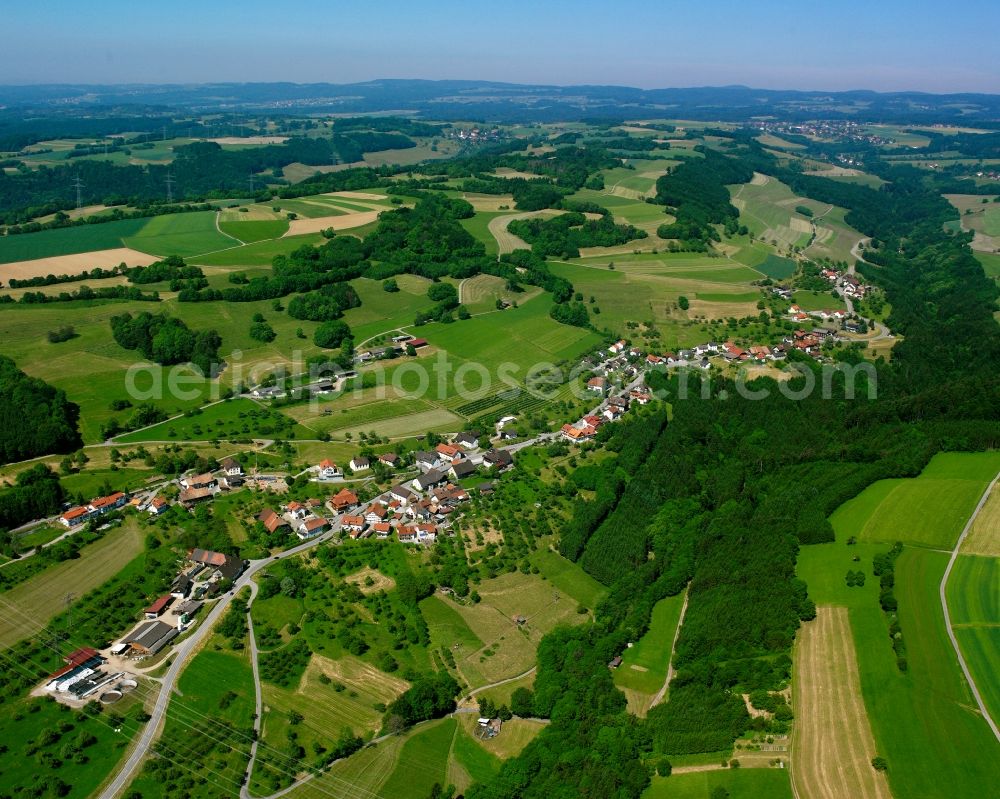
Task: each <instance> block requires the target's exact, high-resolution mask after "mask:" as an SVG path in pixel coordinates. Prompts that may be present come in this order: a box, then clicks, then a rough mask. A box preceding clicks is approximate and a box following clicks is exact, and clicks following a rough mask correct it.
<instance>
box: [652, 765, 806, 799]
mask: <svg viewBox="0 0 1000 799" xmlns="http://www.w3.org/2000/svg"><path fill="white" fill-rule="evenodd" d="M719 786H721V787H723V788H725V789H726V790H727V791H728V793H727V794H726V796H727V797H728V799H792V785H791V781H790V780H789V778H788V771H786V770H785V769H777V768H775V769H761V768H741V769H735V770H733V769H725V770H722V769H720V770H718V771H697V772H689V773H687V774H673V775H671V776H669V777H666V778H664V777H653V781H652V783H651V784H650V786H649V787H648V788H647V789H646V790H645V791H644V792H643V794H642V799H710V797H711V795H712V791H713V790H715V789H716V788H717V787H719ZM802 799H807V797H802Z"/></svg>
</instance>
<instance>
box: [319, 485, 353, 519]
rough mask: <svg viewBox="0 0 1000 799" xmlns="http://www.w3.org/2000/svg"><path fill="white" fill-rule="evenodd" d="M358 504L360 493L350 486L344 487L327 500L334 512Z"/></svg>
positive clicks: (328, 506)
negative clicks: (352, 489)
mask: <svg viewBox="0 0 1000 799" xmlns="http://www.w3.org/2000/svg"><path fill="white" fill-rule="evenodd" d="M357 504H358V495H357V494H355V493H354V492H353V491H351V490H350V489H349V488H342V489H341V490H340V491H338V492H337V493H336V494H334V495H333V496H332V497H330V499H328V500H327V502H326V506H327V508H329V509H330V510H331V511H333V512H334V513H342V512H343V511H345V510H347V509H348V508H353V507H354V506H355V505H357Z"/></svg>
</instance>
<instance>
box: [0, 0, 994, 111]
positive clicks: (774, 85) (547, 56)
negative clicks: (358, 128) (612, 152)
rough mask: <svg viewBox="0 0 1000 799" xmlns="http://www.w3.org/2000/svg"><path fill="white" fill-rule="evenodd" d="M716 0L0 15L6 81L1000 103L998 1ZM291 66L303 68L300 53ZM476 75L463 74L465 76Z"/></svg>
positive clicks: (245, 1) (70, 8) (303, 2)
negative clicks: (698, 90)
mask: <svg viewBox="0 0 1000 799" xmlns="http://www.w3.org/2000/svg"><path fill="white" fill-rule="evenodd" d="M748 5H749V4H746V3H740V2H736V1H735V0H716V2H713V3H711V4H706V6H703V7H699V8H683V9H678V8H669V7H666V6H656V7H649V5H648V4H645V3H640V2H637V1H636V0H624V1H623V2H619V3H617V4H615V5H614V6H613V7H609V6H607V5H605V4H598V3H596V2H592V0H580V2H574V3H569V2H565V0H555V2H551V3H547V4H545V5H544V6H543V7H538V6H535V5H532V4H529V3H526V2H524V1H523V0H511V1H510V2H508V3H506V4H504V6H503V8H502V9H501V11H502V13H492V14H491V12H492V11H494V9H490V8H485V7H481V6H474V5H471V4H467V3H458V2H456V0H443V1H442V2H438V3H435V4H434V7H433V10H432V11H427V12H423V11H421V9H419V8H415V7H414V5H413V4H412V3H402V2H398V0H386V2H383V3H380V4H378V6H365V7H356V6H352V7H350V8H337V7H335V6H334V5H333V4H331V3H328V2H326V3H325V2H320V0H300V2H297V3H294V4H290V5H287V6H278V5H276V4H274V3H268V2H264V0H242V2H240V3H239V4H236V3H215V4H212V5H206V4H204V3H194V2H191V0H178V2H176V3H174V4H173V5H172V6H171V8H170V9H169V10H166V9H163V8H161V7H137V6H134V5H133V4H129V3H125V2H123V0H107V2H103V3H101V4H100V8H99V9H81V7H80V6H79V4H77V3H69V2H67V0H56V1H55V2H50V3H47V4H45V5H44V6H35V7H28V6H19V7H14V8H9V9H6V10H5V19H4V24H5V28H6V30H7V33H8V35H7V41H6V42H5V48H4V50H3V52H0V75H2V76H3V84H4V85H37V84H47V83H57V84H77V85H87V84H91V85H100V84H105V85H107V84H129V83H134V84H204V83H230V82H239V83H262V82H292V83H340V84H343V83H361V82H372V81H376V80H386V79H389V78H387V77H386V76H393V77H399V78H409V79H415V80H416V79H424V80H459V79H461V80H464V79H468V80H481V81H496V82H505V83H521V84H549V85H560V86H572V85H581V84H589V85H616V86H632V87H636V88H642V89H651V88H684V87H706V86H731V85H743V86H750V87H753V88H757V89H789V90H801V91H849V90H860V89H868V90H873V91H879V92H894V91H918V92H927V93H935V94H940V93H957V92H978V93H990V94H996V93H1000V70H998V68H997V66H996V63H995V61H994V62H991V63H987V62H986V61H985V59H984V58H983V56H982V54H983V53H984V51H985V50H986V49H987V41H986V37H987V36H988V34H987V33H986V32H988V31H989V30H996V29H997V28H998V27H1000V4H997V3H991V2H986V1H985V0H969V2H968V3H966V5H965V6H964V7H963V12H964V13H962V14H961V15H958V16H956V17H953V18H951V19H949V20H948V23H947V25H942V24H941V22H940V19H939V17H938V13H937V12H938V11H939V6H938V5H937V4H935V5H933V6H932V5H931V4H930V3H929V2H926V1H925V0H911V1H910V2H906V3H903V2H900V0H886V2H883V3H880V4H873V3H870V2H861V0H842V2H840V3H839V4H837V5H836V6H825V7H821V8H814V9H809V10H808V11H806V10H804V9H802V8H801V4H800V3H799V4H796V3H791V2H787V0H760V2H757V3H754V4H753V7H747V6H748ZM290 54H292V55H290ZM456 74H458V75H473V76H474V77H472V78H455V75H456Z"/></svg>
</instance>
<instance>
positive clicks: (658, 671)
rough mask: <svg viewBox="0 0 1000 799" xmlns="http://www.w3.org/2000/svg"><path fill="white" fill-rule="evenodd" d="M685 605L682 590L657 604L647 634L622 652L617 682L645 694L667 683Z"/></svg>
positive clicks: (621, 685)
mask: <svg viewBox="0 0 1000 799" xmlns="http://www.w3.org/2000/svg"><path fill="white" fill-rule="evenodd" d="M683 605H684V594H678V595H677V596H671V597H667V598H666V599H661V600H660V601H659V602H657V603H656V605H654V606H653V615H652V618H651V619H650V621H649V629H648V630H647V631H646V634H645V635H643V636H642V638H640V639H639V640H638V641H636V642H635V643H634V644H633V645H632V646H631V648H629V649H626V650H625V651H624V652H623V653H622V664H621V666H619V667H618V669H617V670H616V671H615V685H617V686H618V687H619V688H630V689H632V690H633V691H639V692H641V693H644V694H655V693H656V692H657V691H659V690H660V688H662V687H663V683H664V681H665V680H666V678H667V668H668V667H669V665H670V652H671V649H672V648H673V642H674V633H675V632H676V630H677V623H678V622H679V621H680V617H681V608H682V607H683Z"/></svg>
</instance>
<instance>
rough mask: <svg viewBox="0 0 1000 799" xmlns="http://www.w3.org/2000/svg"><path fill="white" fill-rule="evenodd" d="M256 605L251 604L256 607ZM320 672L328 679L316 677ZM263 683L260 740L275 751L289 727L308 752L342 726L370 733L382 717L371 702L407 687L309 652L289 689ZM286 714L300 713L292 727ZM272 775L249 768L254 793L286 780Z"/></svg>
mask: <svg viewBox="0 0 1000 799" xmlns="http://www.w3.org/2000/svg"><path fill="white" fill-rule="evenodd" d="M256 605H257V602H254V605H253V607H254V609H255V610H256ZM322 675H325V676H326V678H328V679H321V677H322ZM263 687H264V706H265V711H264V718H263V722H264V724H263V730H264V732H263V738H262V740H263V741H264V743H265V744H267V745H268V746H269V747H272V748H273V749H275V750H279V751H280V750H281V749H282V748H283V746H284V744H285V741H287V739H288V733H289V732H290V731H291V732H295V733H296V734H297V735H298V739H299V741H300V742H301V743H302V744H303V745H304V746H306V747H308V748H309V751H311V748H312V746H313V743H314V742H315V743H319V744H323V745H328V744H329V741H330V739H331V738H336V737H337V736H339V735H340V734H341V732H342V731H343V730H344V729H345V728H349V729H351V730H352V731H353V733H354V734H355V735H359V736H361V737H363V738H369V737H371V735H372V734H374V733H375V732H376V731H377V730H378V728H379V726H380V723H381V719H382V713H381V712H380V711H379V710H377V709H376V707H375V706H376V705H377V704H383V705H384V704H388V703H389V702H391V701H392V700H393V699H395V698H396V697H397V696H399V694H401V693H402V692H403V691H404V690H405V689H406V688H407V683H406V682H404V681H403V680H401V679H399V678H398V677H393V676H390V675H388V674H384V673H382V672H380V671H378V670H377V669H375V668H374V667H373V666H371V665H369V664H367V663H365V662H364V661H362V660H360V659H358V658H355V657H352V656H345V657H343V658H338V659H337V660H329V659H327V658H323V657H320V656H318V655H314V656H313V657H312V659H311V661H310V663H309V666H308V667H307V668H306V671H305V673H304V674H303V676H302V679H301V681H300V682H299V684H298V685H297V686H295V687H294V688H280V687H278V686H276V685H273V684H272V683H268V682H265V683H263ZM338 688H339V690H338ZM291 713H298V714H299V715H300V716H302V721H301V722H299V723H298V724H296V725H294V728H293V726H292V725H291V724H290V722H289V714H291ZM272 776H274V775H271V774H268V769H266V768H264V769H261V770H259V771H258V770H257V769H255V770H254V780H253V784H254V794H255V795H258V796H259V795H264V794H267V793H270V792H272V791H274V790H277V789H278V788H279V787H281V786H282V785H284V784H287V780H283V781H276V782H274V783H272V782H271V780H270V778H271V777H272Z"/></svg>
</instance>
